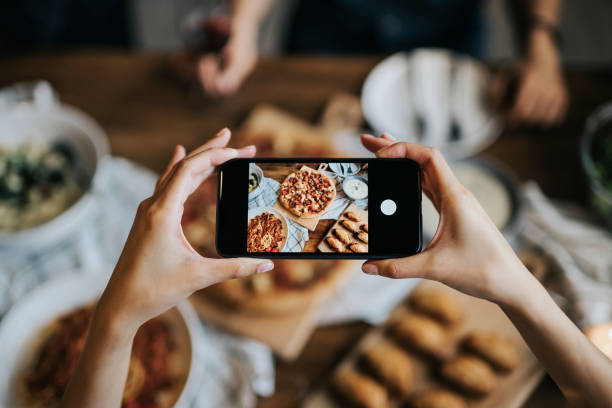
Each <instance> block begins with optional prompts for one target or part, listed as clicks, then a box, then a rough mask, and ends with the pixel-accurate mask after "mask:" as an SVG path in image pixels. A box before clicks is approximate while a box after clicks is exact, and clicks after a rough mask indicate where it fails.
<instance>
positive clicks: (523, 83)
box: [489, 30, 569, 126]
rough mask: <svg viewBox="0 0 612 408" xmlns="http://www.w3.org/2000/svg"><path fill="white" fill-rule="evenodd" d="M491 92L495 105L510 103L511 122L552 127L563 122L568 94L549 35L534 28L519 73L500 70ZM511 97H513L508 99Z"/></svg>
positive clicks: (559, 63) (555, 49)
mask: <svg viewBox="0 0 612 408" xmlns="http://www.w3.org/2000/svg"><path fill="white" fill-rule="evenodd" d="M513 77H514V78H513ZM511 87H516V90H515V91H514V90H511ZM489 91H490V96H491V99H492V101H493V103H494V104H497V105H500V106H501V105H504V104H509V106H507V107H506V109H508V112H507V114H508V121H509V123H511V124H519V123H525V124H529V125H539V126H552V125H556V124H559V123H560V122H562V121H563V119H564V118H565V113H566V111H567V107H568V103H569V96H568V93H567V88H566V85H565V80H564V79H563V72H562V66H561V61H560V57H559V53H558V51H557V48H556V45H555V44H554V42H553V40H552V38H551V36H550V34H549V33H548V32H545V31H542V30H535V31H533V32H532V34H531V35H530V37H529V46H528V49H527V50H526V52H525V55H524V56H523V58H522V60H521V62H520V63H519V64H518V69H517V71H516V73H515V74H512V75H510V74H509V73H508V72H500V73H498V74H497V75H496V76H494V78H493V80H492V82H491V84H490V89H489ZM509 97H511V98H513V99H512V100H510V101H507V102H506V101H505V100H506V99H508V98H509Z"/></svg>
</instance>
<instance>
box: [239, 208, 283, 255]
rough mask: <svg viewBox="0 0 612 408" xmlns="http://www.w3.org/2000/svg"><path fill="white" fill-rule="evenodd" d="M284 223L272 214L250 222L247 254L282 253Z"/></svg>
mask: <svg viewBox="0 0 612 408" xmlns="http://www.w3.org/2000/svg"><path fill="white" fill-rule="evenodd" d="M283 237H284V234H283V223H282V221H281V220H280V219H279V218H278V217H277V216H276V215H274V214H272V213H271V212H264V213H262V214H259V215H257V216H255V217H253V218H251V219H250V220H249V225H248V226H247V252H280V251H281V250H282V249H283V243H284V242H283Z"/></svg>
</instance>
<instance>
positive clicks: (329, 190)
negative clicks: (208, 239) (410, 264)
mask: <svg viewBox="0 0 612 408" xmlns="http://www.w3.org/2000/svg"><path fill="white" fill-rule="evenodd" d="M216 243H217V250H218V252H219V254H221V255H223V256H253V257H269V258H270V257H271V258H357V259H365V258H383V257H395V256H406V255H410V254H414V253H416V252H418V251H419V250H420V248H421V185H420V169H419V167H418V165H417V164H416V163H415V162H413V161H411V160H407V159H268V158H265V159H264V158H260V159H234V160H231V161H229V162H227V163H224V164H223V165H222V166H221V167H220V171H219V196H218V203H217V236H216Z"/></svg>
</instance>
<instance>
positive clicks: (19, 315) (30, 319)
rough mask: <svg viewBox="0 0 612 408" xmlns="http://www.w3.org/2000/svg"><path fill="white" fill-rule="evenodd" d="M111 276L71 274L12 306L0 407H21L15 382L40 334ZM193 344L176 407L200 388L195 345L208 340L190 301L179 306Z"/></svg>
mask: <svg viewBox="0 0 612 408" xmlns="http://www.w3.org/2000/svg"><path fill="white" fill-rule="evenodd" d="M107 280H108V276H106V275H104V274H102V273H98V274H95V275H92V274H88V275H84V274H76V273H75V274H70V275H68V276H65V277H62V278H58V279H54V280H51V281H48V282H46V283H45V284H43V285H41V286H39V287H38V288H37V289H35V290H33V291H32V292H30V293H29V294H28V295H27V296H25V297H24V298H23V299H22V300H20V301H19V302H18V303H17V304H15V305H14V306H13V308H12V309H11V310H10V311H9V312H8V313H7V314H6V316H5V317H4V319H3V320H2V322H1V324H0V344H1V345H2V347H1V348H0V367H2V369H1V370H0V406H1V407H7V408H9V407H19V406H20V405H19V403H18V395H16V389H15V387H14V386H13V384H14V383H15V381H16V376H17V375H18V374H19V373H21V372H23V369H24V368H25V367H24V366H25V364H27V361H28V360H29V358H30V357H31V352H32V347H33V346H34V344H35V342H36V338H37V335H38V334H39V332H40V331H41V330H42V329H44V328H45V327H46V326H47V325H48V324H49V323H50V322H51V321H53V319H55V318H56V317H58V316H60V315H62V314H65V313H68V312H70V311H72V310H74V309H75V308H77V307H80V306H83V305H86V304H89V303H91V302H92V301H94V300H96V299H97V298H98V296H99V295H100V294H101V293H102V290H103V289H104V287H105V286H106V282H107ZM177 309H178V311H179V313H180V314H181V316H182V318H183V320H184V321H185V324H186V326H187V329H188V331H189V336H190V339H189V340H190V343H191V345H192V353H191V364H190V371H189V376H188V378H187V382H186V383H185V387H184V388H183V392H182V393H181V396H180V397H179V399H178V401H177V403H176V405H175V407H188V406H190V405H191V402H192V400H193V398H194V397H195V395H196V393H197V392H198V391H199V388H200V382H201V380H202V375H203V373H202V369H203V367H202V365H201V363H200V362H199V361H197V359H196V355H197V353H195V352H194V347H193V345H194V344H201V343H202V342H207V339H206V337H205V335H204V332H203V330H202V327H201V325H200V322H199V320H198V317H197V315H196V313H195V311H194V310H193V307H192V306H191V304H190V303H189V302H187V301H184V302H182V303H181V304H179V305H178V306H177Z"/></svg>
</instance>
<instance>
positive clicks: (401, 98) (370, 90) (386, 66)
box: [361, 49, 502, 159]
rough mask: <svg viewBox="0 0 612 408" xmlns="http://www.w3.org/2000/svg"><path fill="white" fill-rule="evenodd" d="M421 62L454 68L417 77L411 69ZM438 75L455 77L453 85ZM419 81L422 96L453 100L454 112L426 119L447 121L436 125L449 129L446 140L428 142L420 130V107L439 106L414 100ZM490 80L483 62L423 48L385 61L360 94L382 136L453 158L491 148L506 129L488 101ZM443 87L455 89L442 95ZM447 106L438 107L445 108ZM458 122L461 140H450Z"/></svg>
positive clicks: (367, 114) (370, 120)
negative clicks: (417, 108) (445, 63)
mask: <svg viewBox="0 0 612 408" xmlns="http://www.w3.org/2000/svg"><path fill="white" fill-rule="evenodd" d="M416 59H418V61H417V62H418V63H419V64H418V65H419V66H420V67H426V66H428V64H431V63H432V62H433V63H435V60H437V61H444V60H448V59H450V60H451V63H452V64H451V65H452V68H451V69H450V71H448V70H446V71H445V70H442V69H440V70H434V69H431V70H427V69H421V70H420V72H419V73H418V75H415V73H414V72H413V70H412V68H413V66H414V65H415V60H416ZM424 60H431V61H424ZM435 75H438V76H443V75H450V76H451V78H450V81H449V80H448V78H436V77H434V76H435ZM417 76H418V77H417ZM442 79H444V81H443V80H442ZM415 81H418V88H419V90H420V92H418V94H419V95H421V96H419V98H421V97H427V98H444V99H445V100H449V101H450V108H449V110H450V113H449V112H442V111H439V112H437V111H433V112H428V114H427V115H426V116H427V117H429V118H435V119H433V120H438V121H442V122H446V123H443V126H440V123H437V122H436V123H435V125H436V128H440V127H447V128H448V137H444V138H443V140H441V139H440V138H439V137H436V138H435V140H428V139H427V136H426V137H422V136H421V134H420V131H419V130H418V125H417V115H416V114H415V112H414V111H415V106H421V108H423V107H425V108H427V107H431V106H436V104H435V101H433V102H434V103H432V101H431V100H428V101H421V100H414V99H413V98H416V97H417V96H416V95H415V92H413V91H414V90H415V89H414V88H415V86H414V85H413V83H414V82H415ZM488 81H489V74H488V71H487V69H486V68H485V67H484V66H483V65H482V64H481V63H479V62H477V61H475V60H473V59H471V58H468V57H465V56H458V55H454V54H452V53H450V52H449V51H445V50H436V49H422V50H417V51H414V52H412V53H397V54H394V55H392V56H390V57H389V58H386V59H385V60H383V61H382V62H380V63H379V64H378V65H377V66H376V67H374V69H373V70H372V71H371V72H370V74H369V75H368V76H367V78H366V80H365V82H364V85H363V88H362V91H361V103H362V108H363V113H364V116H365V118H366V119H367V121H368V123H369V124H370V125H371V126H372V128H373V129H374V130H375V131H376V133H377V134H380V133H382V132H388V133H390V134H392V135H393V136H395V137H396V138H398V139H399V140H403V141H408V142H414V143H421V144H424V145H429V146H434V147H437V148H438V149H440V150H441V151H442V152H443V153H444V154H445V155H446V156H448V157H449V158H453V159H459V158H465V157H468V156H470V155H473V154H475V153H478V152H479V151H481V150H483V149H484V148H486V147H487V146H488V145H489V144H491V143H492V142H493V141H494V140H495V139H496V138H497V136H499V134H500V132H501V129H502V121H501V119H500V118H499V117H497V116H496V115H494V114H493V113H492V112H491V111H490V109H489V108H488V105H487V103H486V99H485V92H486V86H487V84H488ZM440 83H448V84H450V89H447V90H446V92H442V91H444V90H443V89H442V90H441V89H438V88H440V87H439V86H437V85H439V84H440ZM430 88H431V89H430ZM430 91H431V92H430ZM432 93H435V94H436V95H437V96H436V95H432ZM423 95H424V96H423ZM442 102H444V101H440V103H439V106H442V105H444V104H443V103H442ZM447 104H448V101H447ZM449 115H450V117H448V116H449ZM430 120H432V119H430ZM453 123H456V125H457V126H456V127H458V128H459V129H460V138H459V139H458V140H454V141H452V140H451V137H450V133H451V125H452V124H453Z"/></svg>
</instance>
